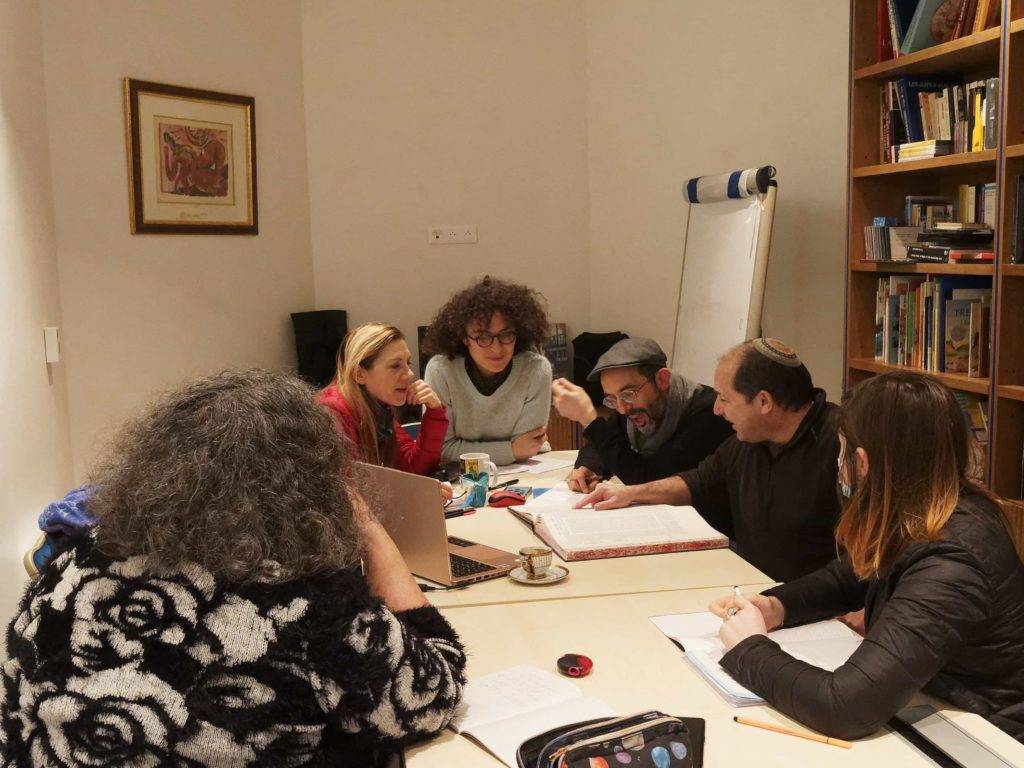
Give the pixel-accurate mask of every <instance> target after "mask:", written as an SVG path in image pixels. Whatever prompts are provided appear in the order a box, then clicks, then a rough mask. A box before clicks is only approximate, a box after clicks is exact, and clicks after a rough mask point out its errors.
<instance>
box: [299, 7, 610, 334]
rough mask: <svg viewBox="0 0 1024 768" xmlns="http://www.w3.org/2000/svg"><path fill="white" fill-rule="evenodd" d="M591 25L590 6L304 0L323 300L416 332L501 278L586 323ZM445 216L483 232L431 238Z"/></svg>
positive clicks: (357, 316) (562, 315)
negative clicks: (478, 286)
mask: <svg viewBox="0 0 1024 768" xmlns="http://www.w3.org/2000/svg"><path fill="white" fill-rule="evenodd" d="M585 33H586V27H585V6H584V4H583V2H581V1H579V0H574V1H572V2H568V1H566V0H560V1H559V2H549V1H548V0H533V1H532V2H525V1H523V0H516V2H507V1H505V0H450V1H446V2H426V3H414V2H396V1H395V0H354V1H352V2H332V1H330V0H322V1H316V0H309V1H308V2H304V3H303V44H304V48H303V50H304V67H305V98H306V126H307V135H308V148H309V182H310V201H311V203H310V207H311V215H312V229H313V258H314V264H315V270H316V302H317V306H318V307H319V308H322V309H330V308H338V309H347V310H348V311H349V324H350V326H351V325H352V324H354V323H359V322H364V321H367V320H384V321H389V322H393V323H395V324H397V325H398V326H399V327H400V328H402V330H403V331H405V332H406V334H407V335H410V337H411V338H413V339H414V338H415V335H414V334H415V330H416V326H417V325H421V324H426V323H427V322H428V321H429V319H430V317H431V316H432V314H433V313H434V311H435V310H436V309H437V308H438V306H439V305H440V304H441V303H442V301H443V300H444V299H445V298H446V297H447V295H448V294H449V293H450V292H451V290H452V289H453V288H455V287H461V286H462V285H464V284H465V283H467V282H468V281H469V280H470V279H471V278H474V277H478V276H481V275H483V274H484V273H485V272H489V273H491V274H494V275H500V276H505V277H510V278H514V279H518V280H521V281H524V282H528V283H529V284H531V285H532V286H534V287H536V288H538V289H539V290H541V291H542V292H543V293H544V294H545V296H546V297H547V299H548V300H549V303H550V305H551V307H552V310H553V311H552V315H553V318H554V319H556V320H562V321H565V322H568V323H569V325H570V330H582V329H583V328H584V327H585V326H586V324H587V321H588V309H589V304H590V293H589V285H588V282H589V276H588V272H587V269H586V265H587V247H586V243H587V208H588V195H587V156H586V141H587V126H586V120H585V115H586V108H585V104H586V90H587V87H586V77H585V74H586V38H585ZM434 224H475V225H477V227H478V230H479V242H478V243H477V244H475V245H448V246H439V245H429V244H428V242H427V229H428V228H429V227H430V226H431V225H434ZM412 346H413V347H414V349H413V352H414V354H415V344H413V345H412Z"/></svg>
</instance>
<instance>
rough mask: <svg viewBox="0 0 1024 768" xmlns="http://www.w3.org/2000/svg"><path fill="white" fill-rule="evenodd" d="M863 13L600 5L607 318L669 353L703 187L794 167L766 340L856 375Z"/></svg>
mask: <svg viewBox="0 0 1024 768" xmlns="http://www.w3.org/2000/svg"><path fill="white" fill-rule="evenodd" d="M848 14H849V9H848V7H847V5H846V4H845V3H839V2H831V1H830V2H822V1H821V0H787V2H769V3H762V2H750V0H716V2H706V1H705V2H693V1H691V2H660V1H656V0H649V1H647V2H643V3H623V2H619V0H589V2H588V4H587V44H588V61H589V69H588V86H589V100H588V120H587V124H588V128H589V135H588V145H589V166H588V167H589V185H590V238H589V241H590V267H591V270H592V273H593V277H592V279H591V317H592V322H593V326H594V329H595V330H613V329H621V330H623V331H625V332H627V333H630V334H633V335H647V336H652V337H654V338H656V339H658V340H659V341H660V342H661V343H662V345H663V346H664V347H665V348H666V349H669V348H671V343H672V332H673V325H674V319H675V307H676V302H677V293H678V289H679V282H678V281H679V271H680V266H681V260H682V246H683V236H684V232H685V224H686V206H685V204H684V203H683V200H682V191H681V189H682V185H683V182H684V181H685V180H686V179H687V178H689V177H690V176H697V175H701V174H705V173H718V172H722V171H727V170H732V169H736V168H747V167H753V166H759V165H764V164H768V163H771V164H772V165H775V166H776V168H777V169H778V178H779V196H778V203H777V206H776V210H775V229H774V233H773V240H772V255H771V262H770V264H769V269H768V284H767V290H766V296H765V310H764V332H765V333H766V335H772V336H777V337H779V338H781V339H783V340H785V341H787V342H788V343H789V344H791V345H792V346H794V347H795V348H796V349H797V351H798V352H799V353H800V355H801V356H802V357H803V359H804V361H805V362H806V363H807V365H808V367H809V369H810V370H811V374H812V375H813V376H814V378H815V380H816V382H817V383H818V384H819V385H820V386H824V387H826V388H827V389H828V391H829V394H830V395H831V396H832V397H833V398H837V397H838V396H839V393H840V387H841V380H842V328H843V285H844V282H843V281H844V273H843V259H844V249H845V245H844V241H845V234H844V233H845V218H846V135H847V117H846V115H847V97H846V93H847V85H846V83H847V60H848V31H849V18H848Z"/></svg>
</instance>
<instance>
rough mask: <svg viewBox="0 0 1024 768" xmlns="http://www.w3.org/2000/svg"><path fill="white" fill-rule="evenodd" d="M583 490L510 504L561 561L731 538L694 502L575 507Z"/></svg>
mask: <svg viewBox="0 0 1024 768" xmlns="http://www.w3.org/2000/svg"><path fill="white" fill-rule="evenodd" d="M581 498H583V494H579V493H575V492H574V491H570V490H569V489H568V488H552V489H551V490H550V491H548V492H547V493H545V494H544V495H543V496H540V497H539V498H534V499H532V500H531V501H528V502H527V503H525V504H523V505H521V506H518V507H510V509H511V510H512V511H513V514H515V515H516V516H517V517H519V518H520V519H522V520H524V521H525V522H528V523H530V524H532V526H533V531H534V533H535V534H537V536H538V537H539V538H540V539H541V540H542V541H543V542H544V543H545V544H547V545H548V546H549V547H551V549H553V550H554V551H555V552H556V553H557V554H558V556H559V557H561V558H562V559H563V560H567V561H569V560H597V559H600V558H605V557H628V556H630V555H651V554H660V553H664V552H687V551H690V550H697V549H719V548H721V547H726V546H728V545H729V539H728V538H727V537H726V536H723V535H722V534H721V533H719V532H718V531H716V530H715V529H714V528H712V527H711V526H710V525H708V524H707V523H706V522H705V521H704V518H702V517H701V516H700V515H699V514H698V513H697V510H696V509H694V508H693V507H674V506H669V505H667V504H652V505H647V506H637V507H625V508H623V509H608V510H600V511H598V510H594V509H573V508H572V506H573V504H575V503H576V502H578V501H579V500H580V499H581Z"/></svg>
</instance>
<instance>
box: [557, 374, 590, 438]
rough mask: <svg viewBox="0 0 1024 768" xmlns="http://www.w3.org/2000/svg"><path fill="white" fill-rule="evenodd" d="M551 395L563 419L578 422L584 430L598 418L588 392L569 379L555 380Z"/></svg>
mask: <svg viewBox="0 0 1024 768" xmlns="http://www.w3.org/2000/svg"><path fill="white" fill-rule="evenodd" d="M551 394H552V398H553V399H554V402H555V408H557V409H558V413H559V414H560V415H561V416H562V417H563V418H566V419H569V420H570V421H575V422H577V423H578V424H579V425H580V426H581V427H583V428H584V429H586V428H587V427H588V426H590V422H592V421H593V420H594V419H596V418H597V410H596V409H595V408H594V404H593V403H592V402H590V396H589V395H587V393H586V390H584V389H583V388H582V387H577V386H576V385H575V384H573V383H572V382H571V381H569V380H568V379H555V380H554V381H553V382H551Z"/></svg>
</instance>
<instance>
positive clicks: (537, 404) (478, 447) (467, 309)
mask: <svg viewBox="0 0 1024 768" xmlns="http://www.w3.org/2000/svg"><path fill="white" fill-rule="evenodd" d="M547 332H548V318H547V314H546V313H545V311H544V306H543V304H542V303H541V296H540V294H539V293H537V292H536V291H534V290H533V289H531V288H527V287H526V286H525V285H520V284H518V283H510V282H506V281H504V280H497V279H495V278H492V277H485V278H484V279H483V280H481V281H479V282H478V283H475V284H473V285H471V286H469V287H468V288H466V289H464V290H462V291H459V292H458V293H456V294H455V295H454V296H452V297H451V298H450V299H448V301H447V302H446V303H445V305H444V306H443V307H441V309H440V310H439V311H438V313H437V315H436V316H435V317H434V321H433V322H432V323H431V324H430V328H429V329H428V330H427V338H426V347H427V351H428V352H430V353H432V354H434V355H435V356H434V357H432V358H431V359H430V362H429V363H428V364H427V370H426V373H425V376H424V378H425V380H426V382H427V384H428V385H429V386H430V388H431V389H433V390H434V392H436V393H437V395H438V397H440V398H441V402H443V403H444V404H445V406H446V407H447V409H448V434H447V435H446V436H445V441H444V450H443V452H442V457H443V458H444V459H445V460H446V461H455V460H457V459H458V458H459V454H462V453H465V452H467V451H480V452H483V453H487V454H489V455H490V457H491V459H492V460H493V461H494V462H495V463H496V464H499V465H501V464H512V463H513V462H516V461H522V460H524V459H529V458H531V457H532V456H535V455H536V454H537V453H539V452H540V451H541V450H544V449H546V447H547V442H546V440H547V424H548V416H549V415H550V412H551V363H549V362H548V360H547V358H546V357H544V356H543V355H541V354H540V353H539V352H538V350H539V349H540V346H541V344H542V343H543V342H544V338H545V337H546V336H547Z"/></svg>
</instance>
